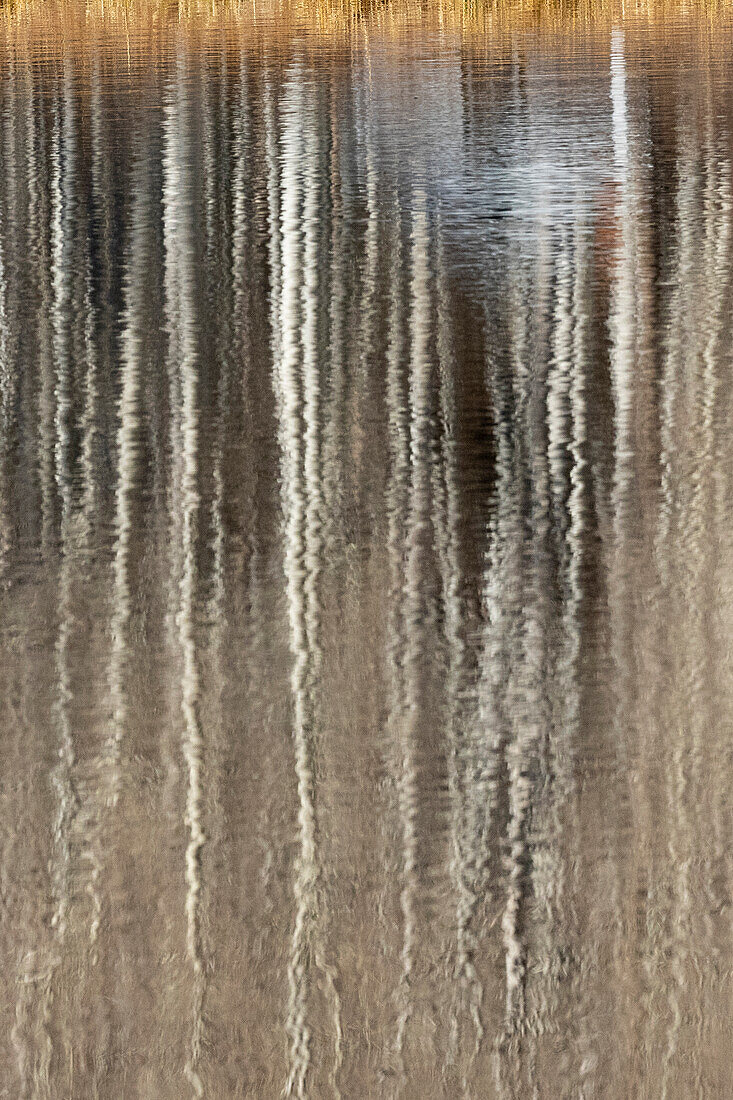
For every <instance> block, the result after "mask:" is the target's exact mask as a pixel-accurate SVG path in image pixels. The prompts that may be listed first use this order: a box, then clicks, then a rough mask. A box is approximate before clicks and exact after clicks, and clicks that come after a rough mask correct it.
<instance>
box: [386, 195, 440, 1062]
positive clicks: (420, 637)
mask: <svg viewBox="0 0 733 1100" xmlns="http://www.w3.org/2000/svg"><path fill="white" fill-rule="evenodd" d="M410 269H411V283H410V366H409V415H410V477H409V489H408V493H409V498H408V499H409V520H408V532H409V534H408V543H407V561H406V566H405V582H404V583H405V626H406V633H407V643H406V649H405V703H406V713H405V718H404V721H403V722H401V723H400V728H401V736H400V745H399V752H400V765H399V767H400V772H399V775H400V779H399V791H398V802H399V811H400V821H401V825H402V889H401V893H400V909H401V912H402V974H401V977H400V983H399V993H398V997H399V1015H398V1019H397V1033H396V1037H395V1046H396V1051H397V1055H398V1058H399V1060H400V1066H401V1073H402V1076H403V1080H404V1075H405V1065H404V1046H405V1039H406V1036H407V1029H408V1025H409V1021H410V1018H411V1016H412V1014H413V1008H414V1005H413V971H414V964H415V949H416V942H415V941H416V921H417V914H416V908H415V907H416V901H417V891H418V876H417V854H418V835H417V824H418V822H417V815H418V799H419V786H418V760H417V752H418V746H417V737H418V731H419V707H420V689H421V679H422V677H421V668H422V663H421V662H422V659H423V656H424V652H425V650H424V632H425V626H424V623H425V618H426V607H425V601H424V592H423V587H424V576H425V560H424V558H425V549H424V544H425V541H426V539H427V537H428V527H429V523H430V520H429V508H430V433H429V429H430V375H431V370H430V357H429V346H428V342H429V332H430V320H429V308H430V300H429V260H428V215H427V200H426V195H425V192H424V191H423V190H420V189H418V190H417V191H416V192H415V193H414V195H413V216H412V229H411V258H410Z"/></svg>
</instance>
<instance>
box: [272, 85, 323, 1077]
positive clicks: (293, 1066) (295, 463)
mask: <svg viewBox="0 0 733 1100" xmlns="http://www.w3.org/2000/svg"><path fill="white" fill-rule="evenodd" d="M303 98H304V97H303V91H302V87H301V77H300V73H299V72H294V73H293V74H292V76H291V81H290V82H289V83H288V85H287V87H286V90H285V93H284V103H283V116H284V120H283V131H282V142H281V161H282V183H281V195H282V215H281V218H282V220H281V232H282V246H281V248H282V253H281V255H282V283H281V292H282V297H281V306H280V326H281V333H282V345H281V355H280V360H279V362H276V364H275V378H276V386H277V391H276V396H277V397H278V402H277V404H278V416H279V419H280V442H281V456H282V475H281V476H282V494H283V523H284V531H283V534H284V540H285V552H284V568H285V578H286V590H287V601H288V613H289V624H290V648H291V652H292V655H293V669H292V674H291V690H292V696H293V741H294V747H295V772H296V778H297V789H298V834H299V853H298V857H297V862H296V867H295V882H294V890H295V905H296V911H295V922H294V927H293V936H292V941H291V950H290V960H289V966H288V982H289V990H290V994H289V1001H288V1014H287V1031H288V1034H289V1036H290V1069H289V1074H288V1078H287V1081H286V1084H285V1089H284V1095H286V1096H292V1095H295V1096H297V1097H305V1096H306V1078H307V1075H308V1069H309V1065H310V1042H311V1031H310V1026H309V1023H308V1002H309V986H310V963H309V956H310V953H311V951H312V941H313V925H314V922H315V919H316V908H317V904H318V898H317V890H318V851H317V835H316V808H315V767H314V759H313V728H312V715H311V712H310V698H309V687H310V686H311V685H310V683H309V652H308V625H307V622H306V594H305V579H306V578H305V573H306V569H307V565H306V562H305V561H304V555H305V524H306V515H305V510H306V509H305V505H306V500H305V488H304V485H303V472H302V471H303V451H304V448H303V438H302V437H303V430H302V405H303V400H302V384H301V379H300V377H299V375H300V369H299V368H300V364H301V349H300V342H299V339H298V325H299V320H300V314H301V310H300V292H301V281H302V277H303V276H302V265H303V250H302V242H301V231H300V220H301V215H302V202H303V181H302V179H301V175H300V166H301V165H302V163H303V156H304V153H305V144H304V140H303V131H304V114H305V110H304V106H305V105H304V102H303Z"/></svg>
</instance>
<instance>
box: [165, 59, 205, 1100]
mask: <svg viewBox="0 0 733 1100" xmlns="http://www.w3.org/2000/svg"><path fill="white" fill-rule="evenodd" d="M189 79H190V75H189V72H188V68H187V65H186V62H185V56H179V59H178V62H177V66H176V73H175V77H174V80H173V81H172V82H171V84H170V86H169V89H168V97H167V104H166V109H165V123H164V129H165V162H164V201H165V203H166V207H167V212H168V216H169V220H168V224H167V230H168V233H167V235H166V263H171V264H173V265H175V267H176V276H177V278H176V284H177V289H178V298H177V301H176V302H173V301H169V302H168V309H169V314H170V315H171V316H172V315H173V311H174V310H176V311H177V317H178V320H177V327H178V332H177V335H178V345H177V353H178V364H179V372H180V395H181V424H180V445H181V460H180V467H179V469H180V479H181V481H180V501H181V510H182V515H181V523H182V546H181V554H182V560H181V579H180V584H179V603H178V614H177V623H178V633H179V646H180V651H181V655H182V661H183V664H182V673H181V710H182V715H183V745H182V749H183V760H184V764H185V768H186V802H185V818H184V820H185V825H186V829H187V831H188V843H187V846H186V854H185V881H186V905H185V912H186V952H187V955H188V959H189V961H190V964H191V968H192V971H193V1005H192V1032H191V1040H190V1046H189V1053H188V1059H187V1062H186V1065H185V1067H184V1072H185V1075H186V1078H187V1079H188V1081H189V1083H190V1085H191V1088H192V1089H193V1092H194V1093H195V1095H196V1096H203V1095H204V1086H203V1082H202V1079H201V1076H200V1072H199V1069H200V1060H201V1053H202V1043H203V1038H204V1035H203V1013H204V1001H205V995H206V959H205V956H204V945H203V935H202V919H203V913H202V904H203V903H202V897H201V893H202V879H201V855H202V849H203V847H204V844H205V841H206V836H205V832H204V826H203V799H204V738H203V731H202V724H201V715H200V674H199V655H198V646H197V642H196V636H195V623H194V613H195V607H196V596H197V588H198V584H197V577H198V565H197V542H198V530H199V511H200V496H199V488H198V477H199V413H198V400H199V398H198V370H199V358H198V349H197V313H196V294H197V289H196V280H195V266H194V265H195V257H196V254H195V250H194V248H195V246H194V238H193V218H194V193H193V180H192V177H193V171H192V166H193V159H192V150H193V134H192V133H191V127H192V120H191V108H190V103H189V96H190V90H189Z"/></svg>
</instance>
